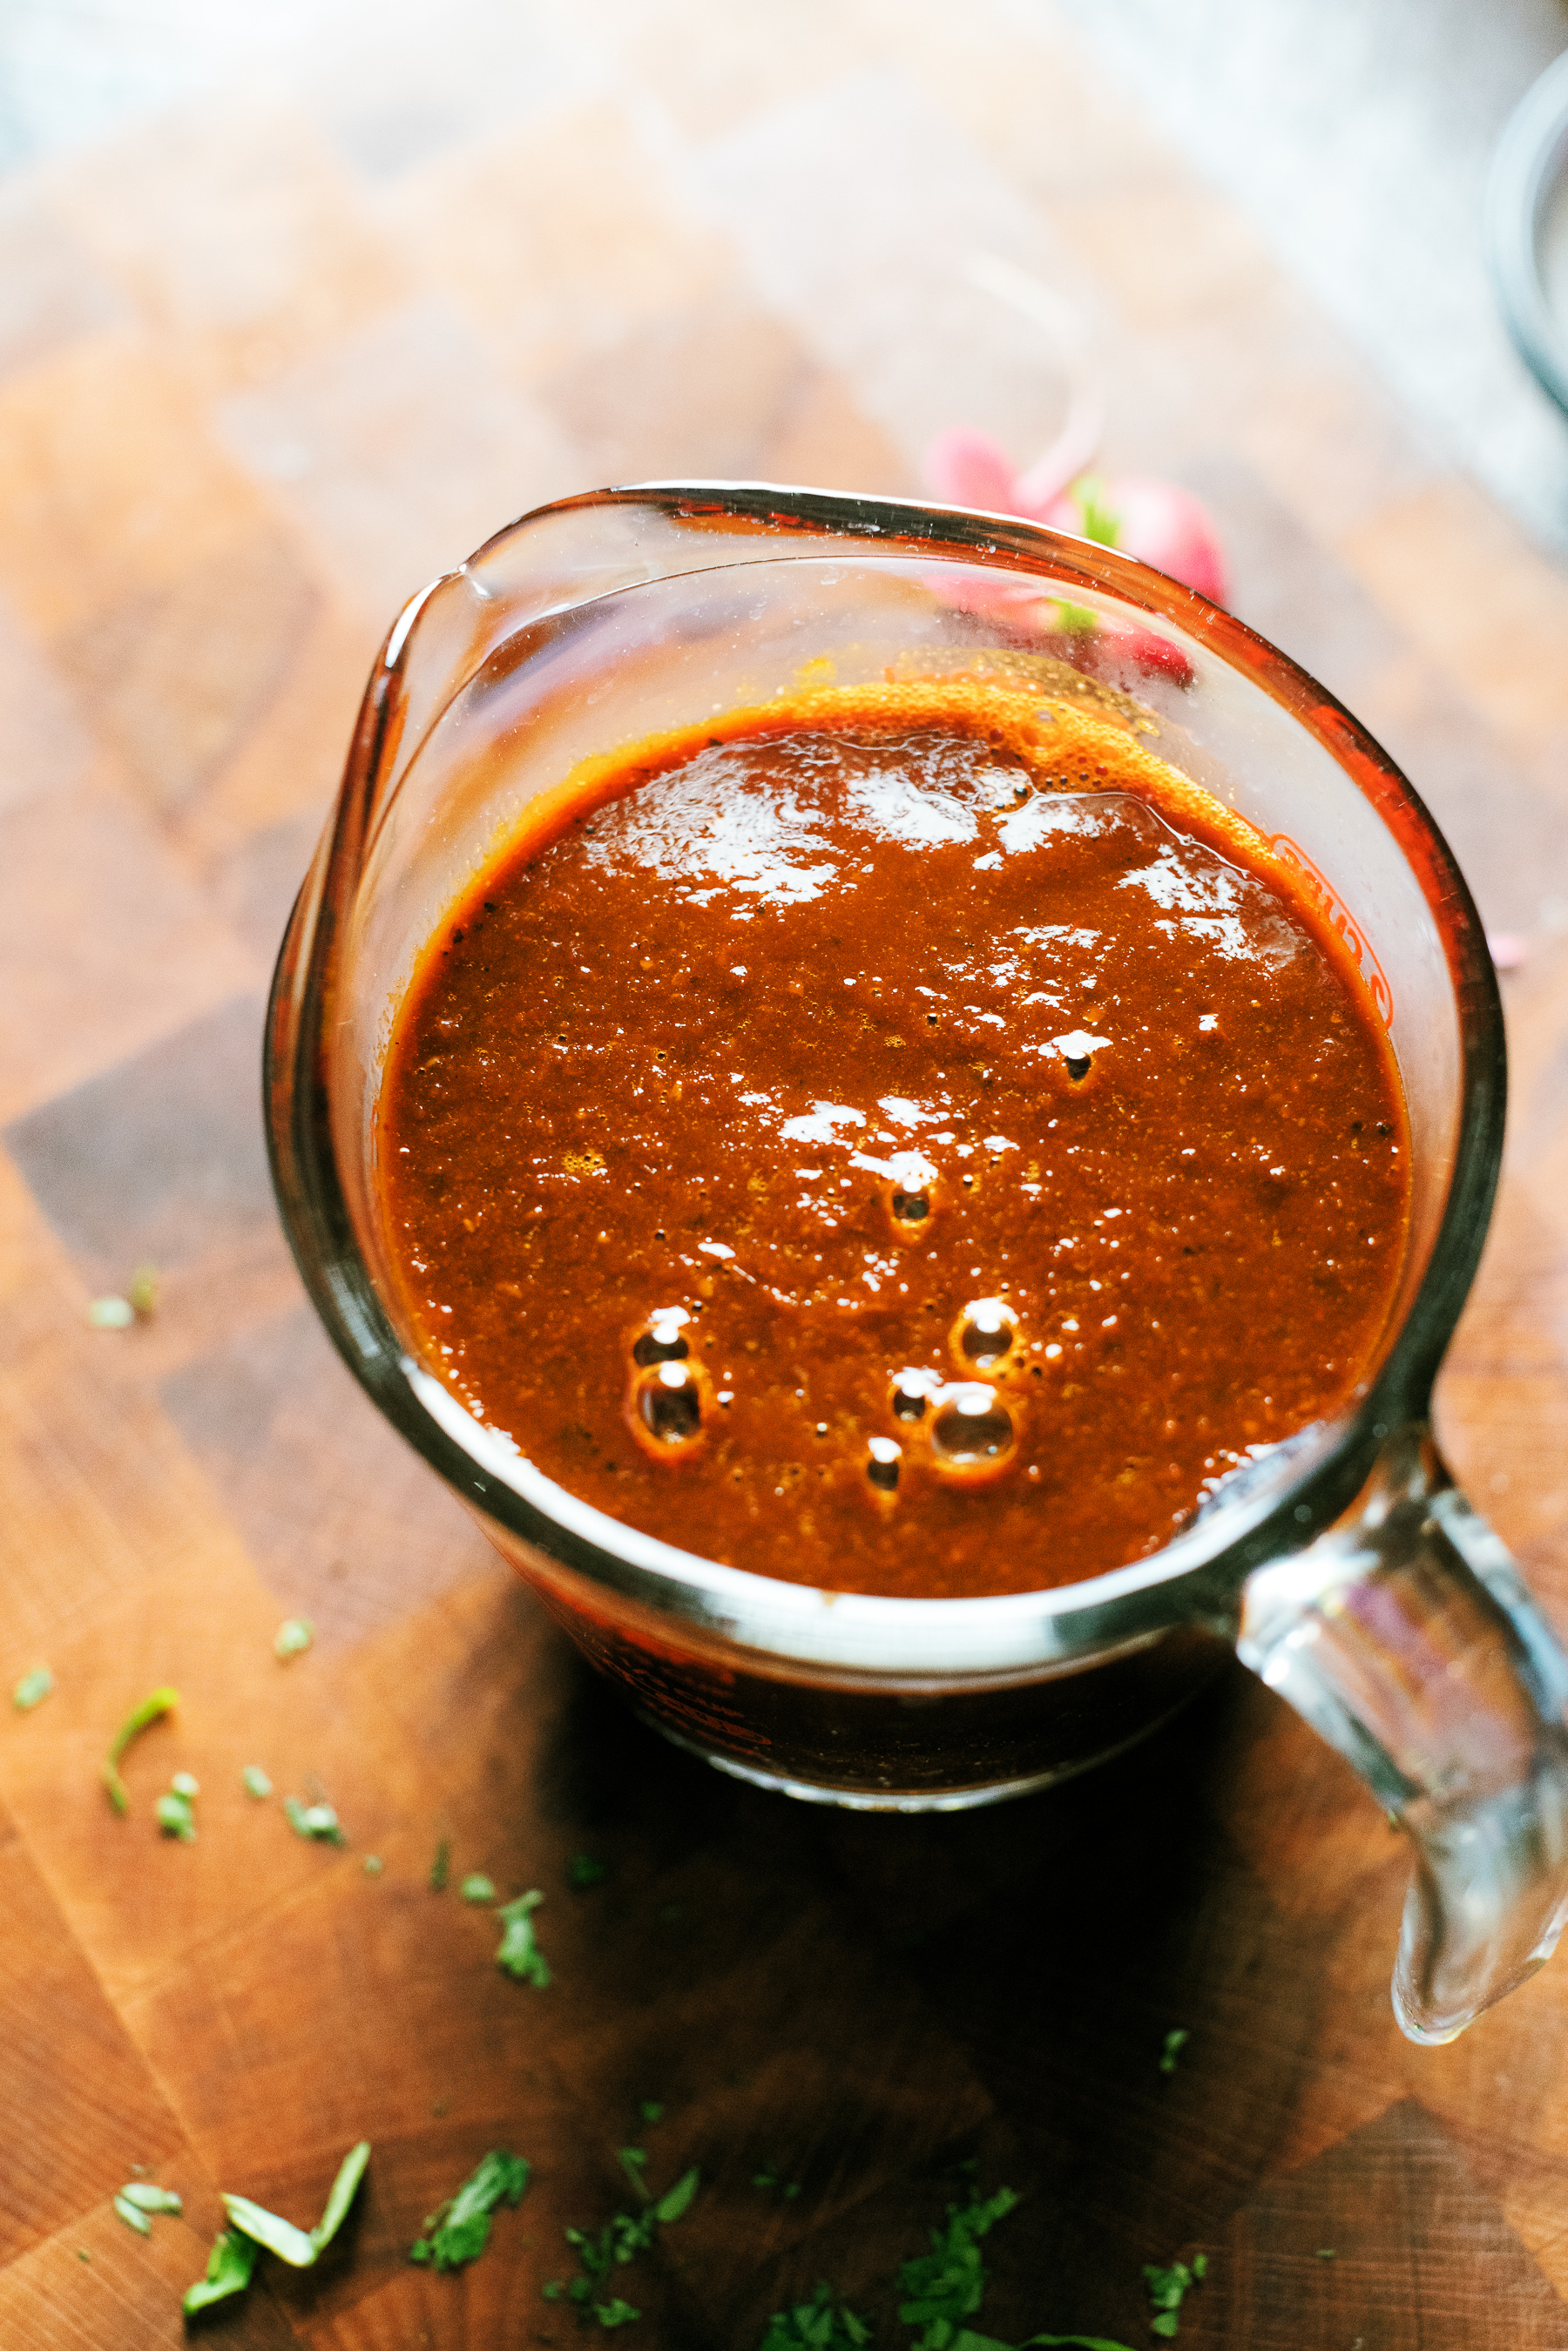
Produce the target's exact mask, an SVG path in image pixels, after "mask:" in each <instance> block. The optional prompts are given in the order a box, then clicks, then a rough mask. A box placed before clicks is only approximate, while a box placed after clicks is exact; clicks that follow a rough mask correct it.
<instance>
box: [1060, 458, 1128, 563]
mask: <svg viewBox="0 0 1568 2351" xmlns="http://www.w3.org/2000/svg"><path fill="white" fill-rule="evenodd" d="M1068 496H1070V497H1071V500H1072V503H1073V505H1074V506H1075V507H1077V508H1078V511H1079V513H1080V514H1081V515H1082V517H1083V536H1084V538H1092V539H1096V540H1098V542H1099V544H1100V545H1101V546H1102V547H1115V546H1117V545H1118V544H1119V542H1120V540H1121V537H1122V517H1121V516H1120V515H1119V514H1118V513H1117V512H1116V509H1115V507H1113V505H1112V504H1111V502H1110V500H1109V499H1108V498H1107V497H1106V496H1105V485H1104V483H1103V481H1102V480H1101V479H1100V477H1099V475H1097V474H1080V475H1079V476H1078V479H1077V480H1076V481H1075V482H1074V483H1073V485H1072V486H1071V489H1070V490H1069V492H1068Z"/></svg>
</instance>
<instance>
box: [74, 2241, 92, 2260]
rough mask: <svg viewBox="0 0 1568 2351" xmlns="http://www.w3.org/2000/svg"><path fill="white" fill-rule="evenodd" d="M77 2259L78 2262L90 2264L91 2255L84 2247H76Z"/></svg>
mask: <svg viewBox="0 0 1568 2351" xmlns="http://www.w3.org/2000/svg"><path fill="white" fill-rule="evenodd" d="M77 2259H78V2262H90V2261H91V2259H92V2255H91V2254H90V2253H89V2252H88V2249H87V2247H86V2246H85V2245H78V2247H77Z"/></svg>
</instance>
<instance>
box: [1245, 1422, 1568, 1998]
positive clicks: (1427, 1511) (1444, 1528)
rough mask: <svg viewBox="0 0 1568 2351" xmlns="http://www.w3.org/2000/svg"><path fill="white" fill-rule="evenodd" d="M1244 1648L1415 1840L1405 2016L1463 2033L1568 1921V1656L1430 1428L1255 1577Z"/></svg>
mask: <svg viewBox="0 0 1568 2351" xmlns="http://www.w3.org/2000/svg"><path fill="white" fill-rule="evenodd" d="M1237 1648H1238V1651H1239V1655H1240V1656H1241V1659H1242V1662H1243V1664H1245V1665H1247V1666H1249V1667H1251V1669H1252V1671H1253V1672H1254V1673H1256V1674H1258V1675H1260V1677H1261V1678H1262V1679H1263V1680H1264V1681H1266V1682H1267V1683H1268V1685H1269V1687H1270V1689H1275V1690H1278V1691H1279V1693H1280V1695H1281V1698H1285V1699H1287V1700H1288V1701H1289V1702H1290V1704H1291V1706H1293V1707H1294V1708H1295V1709H1296V1711H1297V1713H1298V1714H1300V1715H1301V1716H1302V1717H1303V1718H1304V1719H1306V1720H1307V1721H1308V1722H1310V1723H1311V1724H1312V1728H1313V1729H1314V1730H1317V1731H1319V1732H1321V1733H1322V1737H1323V1738H1324V1739H1326V1740H1328V1742H1329V1744H1330V1746H1331V1747H1334V1748H1337V1749H1338V1750H1339V1752H1340V1753H1341V1754H1342V1755H1343V1756H1345V1757H1346V1758H1347V1759H1348V1760H1349V1761H1350V1762H1352V1763H1353V1764H1354V1766H1355V1769H1356V1770H1357V1771H1359V1772H1360V1774H1361V1776H1362V1778H1363V1779H1364V1781H1365V1782H1366V1783H1367V1785H1368V1786H1369V1787H1370V1788H1371V1790H1372V1792H1373V1793H1374V1794H1375V1796H1376V1797H1377V1799H1378V1801H1379V1802H1380V1803H1382V1804H1383V1805H1384V1806H1385V1809H1386V1810H1387V1811H1388V1813H1390V1814H1391V1815H1392V1816H1393V1817H1395V1818H1396V1819H1397V1820H1398V1821H1399V1823H1400V1824H1401V1825H1402V1826H1403V1827H1405V1828H1406V1829H1407V1830H1408V1831H1409V1833H1410V1835H1411V1837H1412V1838H1413V1839H1414V1841H1415V1845H1416V1874H1415V1876H1414V1877H1413V1878H1412V1880H1411V1884H1410V1890H1409V1893H1408V1894H1407V1895H1406V1898H1405V1918H1404V1924H1403V1927H1402V1928H1401V1931H1400V1938H1399V1955H1398V1958H1397V1959H1396V1963H1395V1969H1394V1983H1393V1997H1394V2012H1395V2015H1396V2017H1397V2019H1398V2021H1399V2023H1400V2026H1401V2028H1402V2029H1403V2031H1404V2032H1406V2033H1407V2034H1408V2035H1409V2037H1410V2039H1411V2040H1412V2041H1419V2042H1427V2043H1439V2042H1445V2041H1452V2040H1453V2039H1454V2037H1455V2035H1456V2034H1458V2033H1460V2032H1463V2031H1464V2029H1465V2027H1466V2026H1467V2025H1468V2024H1470V2023H1473V2022H1474V2021H1475V2019H1476V2018H1477V2017H1478V2016H1479V2014H1480V2012H1481V2011H1482V2010H1483V2009H1486V2008H1490V2006H1491V2004H1492V2002H1493V2001H1498V2000H1500V1999H1501V1998H1502V1996H1503V1994H1504V1993H1505V1992H1508V1991H1512V1990H1513V1989H1514V1987H1515V1985H1517V1984H1520V1983H1522V1982H1523V1981H1524V1980H1525V1978H1526V1977H1527V1976H1530V1975H1532V1974H1533V1973H1534V1971H1535V1970H1536V1969H1537V1968H1539V1967H1542V1966H1543V1965H1544V1963H1545V1962H1546V1960H1547V1959H1550V1958H1551V1956H1552V1951H1553V1950H1554V1949H1555V1948H1556V1945H1557V1938H1558V1937H1559V1935H1561V1933H1562V1931H1563V1925H1564V1923H1565V1922H1568V1732H1565V1729H1564V1708H1565V1707H1568V1657H1565V1656H1563V1650H1562V1648H1561V1647H1560V1646H1559V1645H1558V1642H1557V1638H1556V1635H1554V1634H1553V1633H1552V1629H1551V1627H1550V1626H1549V1625H1548V1624H1547V1622H1546V1619H1545V1618H1544V1616H1543V1615H1542V1613H1541V1611H1540V1609H1539V1608H1538V1607H1537V1606H1536V1604H1535V1602H1534V1601H1533V1600H1532V1599H1531V1596H1530V1593H1528V1592H1527V1591H1526V1589H1525V1586H1524V1583H1523V1581H1522V1579H1521V1576H1520V1573H1519V1570H1518V1569H1517V1567H1516V1566H1515V1565H1514V1562H1513V1561H1512V1559H1511V1556H1510V1554H1509V1552H1508V1551H1507V1549H1506V1548H1505V1546H1504V1545H1503V1543H1502V1542H1501V1541H1500V1539H1499V1537H1498V1536H1497V1535H1495V1534H1494V1533H1493V1532H1492V1530H1491V1529H1490V1527H1489V1526H1488V1525H1487V1523H1486V1520H1484V1519H1482V1518H1481V1517H1480V1516H1479V1514H1478V1513H1477V1512H1476V1511H1475V1510H1472V1509H1471V1507H1470V1505H1469V1502H1468V1501H1467V1500H1466V1499H1465V1497H1464V1496H1463V1495H1462V1494H1461V1493H1460V1492H1459V1491H1458V1489H1457V1488H1456V1487H1455V1486H1454V1484H1453V1482H1452V1480H1451V1479H1450V1478H1449V1476H1448V1471H1447V1469H1446V1468H1444V1466H1443V1462H1442V1460H1441V1458H1440V1457H1439V1455H1438V1453H1437V1447H1436V1446H1435V1444H1434V1443H1433V1440H1432V1435H1431V1431H1430V1429H1429V1428H1428V1427H1427V1426H1425V1424H1414V1425H1412V1426H1407V1427H1405V1428H1402V1429H1399V1430H1396V1432H1395V1434H1394V1436H1393V1437H1391V1438H1390V1439H1389V1440H1388V1442H1387V1444H1386V1445H1385V1447H1384V1450H1383V1452H1382V1454H1381V1455H1380V1456H1379V1458H1378V1462H1377V1466H1376V1468H1375V1471H1374V1474H1373V1476H1372V1478H1371V1479H1370V1480H1369V1482H1368V1484H1367V1486H1366V1487H1365V1489H1364V1491H1363V1492H1362V1494H1361V1495H1360V1497H1359V1498H1358V1499H1357V1501H1356V1503H1355V1505H1354V1508H1353V1509H1352V1510H1350V1511H1349V1512H1348V1513H1347V1515H1346V1516H1345V1517H1344V1518H1343V1519H1342V1520H1340V1521H1339V1522H1338V1523H1337V1524H1336V1525H1335V1526H1333V1527H1332V1528H1330V1529H1329V1530H1328V1531H1326V1532H1325V1533H1323V1534H1322V1535H1320V1536H1319V1538H1318V1539H1317V1541H1315V1542H1313V1543H1312V1544H1310V1545H1309V1546H1308V1547H1307V1549H1306V1550H1304V1551H1301V1552H1295V1553H1294V1554H1292V1555H1291V1556H1290V1557H1288V1558H1285V1559H1282V1560H1278V1561H1275V1562H1272V1563H1271V1564H1270V1565H1269V1566H1267V1567H1261V1568H1259V1569H1256V1570H1255V1571H1254V1573H1252V1574H1251V1576H1250V1577H1249V1579H1248V1582H1247V1583H1246V1585H1245V1587H1244V1590H1243V1594H1242V1614H1241V1628H1240V1633H1239V1637H1238V1640H1237Z"/></svg>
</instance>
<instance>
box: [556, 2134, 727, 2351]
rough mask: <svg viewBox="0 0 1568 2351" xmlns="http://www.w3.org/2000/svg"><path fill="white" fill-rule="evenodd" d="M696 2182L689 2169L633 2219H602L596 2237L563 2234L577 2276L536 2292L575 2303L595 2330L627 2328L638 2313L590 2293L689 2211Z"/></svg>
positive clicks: (585, 2233) (693, 2171) (694, 2172)
mask: <svg viewBox="0 0 1568 2351" xmlns="http://www.w3.org/2000/svg"><path fill="white" fill-rule="evenodd" d="M701 2177H702V2175H701V2174H700V2172H699V2171H698V2170H697V2169H696V2167H695V2165H694V2166H693V2168H692V2169H691V2170H690V2171H684V2172H683V2173H682V2174H681V2177H680V2178H679V2179H677V2180H676V2182H675V2184H674V2187H673V2188H666V2189H665V2190H664V2194H663V2196H661V2197H659V2198H658V2199H657V2200H656V2201H653V2202H650V2203H647V2204H645V2205H644V2206H643V2210H642V2211H641V2212H639V2213H637V2214H636V2215H635V2216H633V2215H632V2213H630V2212H617V2213H616V2215H615V2217H614V2219H613V2220H607V2221H606V2222H605V2224H604V2226H603V2228H602V2229H601V2230H600V2231H598V2232H597V2234H596V2235H590V2233H589V2231H587V2230H586V2229H568V2230H567V2231H566V2241H567V2243H568V2244H569V2245H570V2247H571V2249H572V2251H573V2252H575V2253H576V2255H577V2265H578V2272H579V2274H578V2275H577V2276H576V2277H574V2278H572V2279H571V2280H570V2282H569V2283H563V2282H562V2281H561V2280H560V2279H559V2278H555V2279H552V2280H551V2282H550V2283H549V2285H547V2286H545V2287H543V2288H542V2289H541V2292H542V2293H543V2295H544V2298H545V2300H546V2301H547V2302H570V2303H575V2304H576V2305H577V2313H578V2316H579V2317H580V2318H581V2319H584V2320H586V2319H587V2318H588V2317H590V2316H592V2317H594V2318H597V2319H598V2321H599V2324H600V2325H601V2326H628V2325H631V2323H632V2318H636V2317H640V2316H641V2315H642V2314H641V2312H639V2311H635V2310H632V2305H631V2304H630V2303H625V2302H622V2300H621V2299H620V2298H619V2296H617V2297H615V2298H614V2299H613V2300H612V2301H609V2302H599V2301H596V2300H595V2299H594V2294H595V2290H596V2288H598V2287H600V2286H601V2284H602V2283H603V2281H604V2280H605V2279H606V2278H607V2277H608V2276H609V2274H610V2272H611V2270H612V2268H614V2267H615V2266H616V2265H617V2264H618V2263H619V2264H624V2263H625V2262H632V2261H635V2260H636V2258H637V2255H638V2254H639V2253H645V2252H647V2250H648V2248H649V2246H650V2245H651V2244H652V2243H653V2240H654V2238H655V2237H656V2236H657V2235H658V2233H659V2230H660V2227H661V2225H663V2226H665V2227H667V2226H668V2225H669V2224H670V2222H672V2221H674V2220H680V2219H681V2217H682V2216H683V2214H685V2212H687V2211H689V2210H690V2209H691V2202H692V2199H693V2197H694V2196H695V2194H696V2192H697V2188H698V2185H699V2182H700V2180H701ZM638 2184H639V2185H641V2182H639V2183H638ZM628 2312H630V2313H631V2316H630V2317H629V2316H628V2315H627V2313H628Z"/></svg>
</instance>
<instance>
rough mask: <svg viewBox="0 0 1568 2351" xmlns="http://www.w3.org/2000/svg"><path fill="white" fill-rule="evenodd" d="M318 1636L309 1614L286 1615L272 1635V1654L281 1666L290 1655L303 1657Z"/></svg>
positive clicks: (285, 1663) (286, 1661) (284, 1664)
mask: <svg viewBox="0 0 1568 2351" xmlns="http://www.w3.org/2000/svg"><path fill="white" fill-rule="evenodd" d="M315 1638H316V1627H315V1625H312V1623H311V1622H310V1619H309V1617H308V1616H286V1617H285V1618H284V1620H283V1622H282V1624H281V1625H279V1626H278V1628H277V1632H276V1633H275V1634H274V1635H273V1636H272V1654H273V1656H275V1657H276V1658H277V1662H278V1664H279V1665H281V1666H286V1665H287V1663H288V1660H289V1658H290V1657H302V1656H304V1654H305V1652H306V1650H307V1649H308V1647H309V1646H310V1644H311V1642H312V1641H313V1640H314V1639H315Z"/></svg>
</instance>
